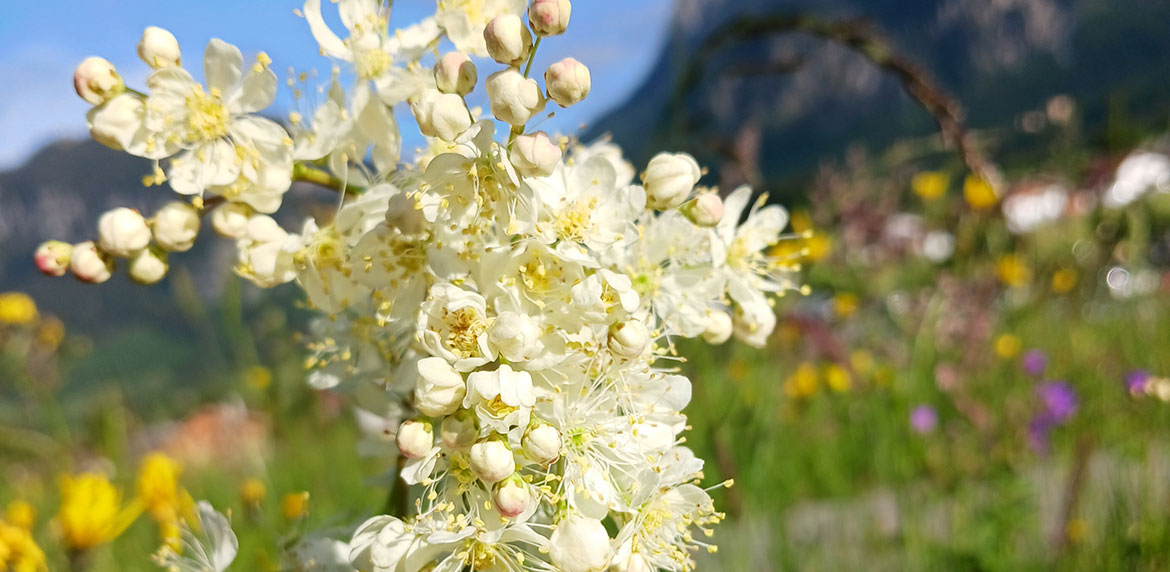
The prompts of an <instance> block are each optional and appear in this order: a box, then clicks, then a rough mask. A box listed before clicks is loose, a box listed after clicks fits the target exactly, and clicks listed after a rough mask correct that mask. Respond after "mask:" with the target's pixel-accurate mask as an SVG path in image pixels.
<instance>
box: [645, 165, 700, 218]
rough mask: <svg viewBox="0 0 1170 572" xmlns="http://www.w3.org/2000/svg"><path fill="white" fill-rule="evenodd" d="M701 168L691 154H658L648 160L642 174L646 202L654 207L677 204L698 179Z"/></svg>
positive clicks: (688, 193)
mask: <svg viewBox="0 0 1170 572" xmlns="http://www.w3.org/2000/svg"><path fill="white" fill-rule="evenodd" d="M702 176H703V171H702V169H700V168H699V163H698V162H697V161H695V158H694V157H691V156H690V155H688V154H686V153H659V154H657V155H655V156H654V158H653V159H650V165H649V166H647V167H646V172H645V173H643V174H642V184H643V186H645V187H646V204H647V205H648V206H649V207H650V208H654V209H658V210H666V209H672V208H674V207H677V206H678V205H681V204H682V203H683V201H685V200H686V199H687V196H689V195H690V194H691V190H693V189H694V188H695V185H696V184H697V183H698V182H699V179H700V178H702Z"/></svg>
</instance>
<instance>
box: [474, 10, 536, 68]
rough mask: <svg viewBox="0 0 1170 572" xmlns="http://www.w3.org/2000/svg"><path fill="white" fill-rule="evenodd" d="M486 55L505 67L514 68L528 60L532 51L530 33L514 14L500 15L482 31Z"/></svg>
mask: <svg viewBox="0 0 1170 572" xmlns="http://www.w3.org/2000/svg"><path fill="white" fill-rule="evenodd" d="M483 39H484V43H486V44H487V51H488V55H489V56H491V57H492V59H493V60H496V61H497V62H500V63H501V64H504V65H506V66H516V65H520V64H521V63H523V62H524V60H526V59H528V54H529V52H530V51H531V50H532V33H531V32H529V31H528V27H527V26H525V25H524V21H523V20H521V19H520V16H517V15H516V14H500V15H499V16H496V17H495V18H493V19H492V21H491V22H488V25H487V27H485V28H484V29H483Z"/></svg>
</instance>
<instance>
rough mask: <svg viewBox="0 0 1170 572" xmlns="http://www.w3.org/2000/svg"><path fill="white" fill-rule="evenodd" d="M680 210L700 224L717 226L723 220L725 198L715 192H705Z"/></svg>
mask: <svg viewBox="0 0 1170 572" xmlns="http://www.w3.org/2000/svg"><path fill="white" fill-rule="evenodd" d="M679 210H680V211H682V214H683V215H685V216H686V217H687V218H688V219H690V221H691V222H693V223H695V224H696V225H698V226H715V225H717V224H719V221H721V220H723V199H721V198H719V195H717V194H715V193H703V194H701V195H699V196H697V197H695V198H694V199H691V200H690V201H687V203H686V204H684V205H683V206H682V207H681V208H680V209H679Z"/></svg>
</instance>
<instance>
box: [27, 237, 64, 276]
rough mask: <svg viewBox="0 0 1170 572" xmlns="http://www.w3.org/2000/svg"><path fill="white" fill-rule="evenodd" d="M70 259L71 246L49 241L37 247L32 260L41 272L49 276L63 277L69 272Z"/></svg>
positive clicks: (58, 241)
mask: <svg viewBox="0 0 1170 572" xmlns="http://www.w3.org/2000/svg"><path fill="white" fill-rule="evenodd" d="M72 257H73V245H72V244H69V243H68V242H61V241H60V240H50V241H48V242H43V243H41V245H40V246H38V247H37V253H36V255H35V256H34V259H35V260H36V262H37V268H39V269H40V271H41V272H44V273H45V274H48V275H49V276H64V275H65V273H66V272H68V271H69V259H70V258H72Z"/></svg>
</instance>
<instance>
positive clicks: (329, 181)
mask: <svg viewBox="0 0 1170 572" xmlns="http://www.w3.org/2000/svg"><path fill="white" fill-rule="evenodd" d="M292 179H293V181H297V182H302V183H312V184H314V185H317V186H319V187H324V188H326V189H330V190H333V191H336V192H339V193H345V194H346V195H352V196H357V195H360V194H362V193H363V192H365V190H366V189H365V187H361V186H358V185H349V184H346V182H345V181H342V180H341V179H339V178H337V177H335V176H333V174H332V173H329V172H327V171H322V170H321V169H317V168H315V167H310V166H309V165H308V164H307V163H300V162H297V163H295V164H293V174H292Z"/></svg>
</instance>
